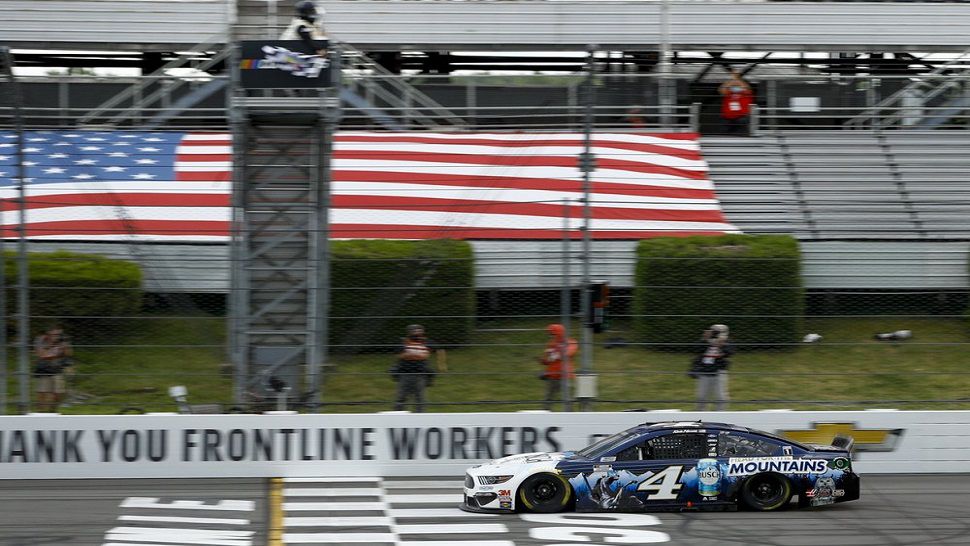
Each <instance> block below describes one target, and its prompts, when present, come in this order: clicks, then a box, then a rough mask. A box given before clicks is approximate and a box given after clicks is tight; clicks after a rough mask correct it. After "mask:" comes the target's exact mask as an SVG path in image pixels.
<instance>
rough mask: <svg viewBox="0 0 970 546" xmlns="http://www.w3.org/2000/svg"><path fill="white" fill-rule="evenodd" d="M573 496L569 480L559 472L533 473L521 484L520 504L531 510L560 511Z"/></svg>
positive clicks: (542, 511)
mask: <svg viewBox="0 0 970 546" xmlns="http://www.w3.org/2000/svg"><path fill="white" fill-rule="evenodd" d="M571 497H572V488H571V487H570V486H569V482H567V481H566V479H565V478H563V477H562V476H560V475H558V474H551V473H548V472H546V473H542V474H533V475H532V476H529V477H528V478H526V479H525V481H524V482H522V485H520V486H519V506H521V507H523V508H525V509H526V510H528V511H530V512H541V513H551V512H560V511H562V510H564V509H565V508H566V506H567V505H568V504H569V500H570V498H571Z"/></svg>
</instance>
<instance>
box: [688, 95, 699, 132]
mask: <svg viewBox="0 0 970 546" xmlns="http://www.w3.org/2000/svg"><path fill="white" fill-rule="evenodd" d="M690 130H691V131H693V132H695V133H700V132H701V103H699V102H692V103H690Z"/></svg>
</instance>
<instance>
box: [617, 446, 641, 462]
mask: <svg viewBox="0 0 970 546" xmlns="http://www.w3.org/2000/svg"><path fill="white" fill-rule="evenodd" d="M616 460H617V461H639V460H640V445H639V444H638V445H633V446H630V447H628V448H626V449H624V450H623V451H620V452H618V453H617V454H616Z"/></svg>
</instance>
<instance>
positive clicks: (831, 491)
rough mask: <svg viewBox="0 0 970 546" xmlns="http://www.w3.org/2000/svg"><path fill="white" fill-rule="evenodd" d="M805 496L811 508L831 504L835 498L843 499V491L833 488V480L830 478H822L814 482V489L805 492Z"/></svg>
mask: <svg viewBox="0 0 970 546" xmlns="http://www.w3.org/2000/svg"><path fill="white" fill-rule="evenodd" d="M805 496H806V497H807V498H809V499H811V503H810V504H811V505H812V506H822V505H825V504H832V503H834V502H835V499H836V498H837V497H844V496H845V490H844V489H836V488H835V479H834V478H832V477H831V476H822V477H820V478H818V479H817V480H815V487H814V488H813V489H809V490H808V491H806V492H805Z"/></svg>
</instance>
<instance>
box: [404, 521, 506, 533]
mask: <svg viewBox="0 0 970 546" xmlns="http://www.w3.org/2000/svg"><path fill="white" fill-rule="evenodd" d="M394 531H395V532H396V533H397V534H399V535H437V534H452V533H454V534H463V533H464V534H470V533H508V532H509V528H508V527H506V526H505V524H503V523H444V524H427V523H425V524H420V525H395V526H394Z"/></svg>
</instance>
